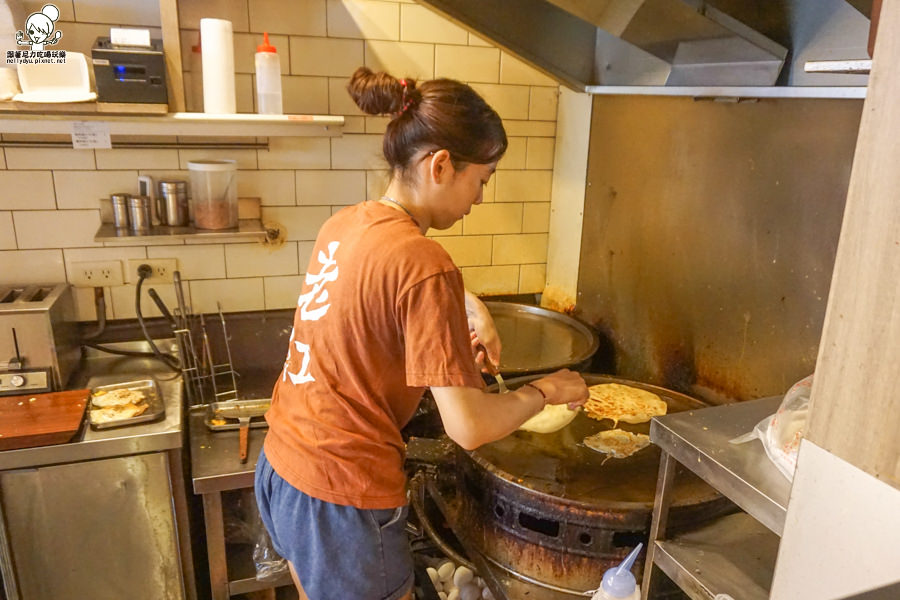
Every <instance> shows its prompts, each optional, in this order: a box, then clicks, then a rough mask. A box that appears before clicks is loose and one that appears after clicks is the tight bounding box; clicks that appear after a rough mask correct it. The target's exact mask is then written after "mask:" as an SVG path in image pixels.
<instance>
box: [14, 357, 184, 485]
mask: <svg viewBox="0 0 900 600" xmlns="http://www.w3.org/2000/svg"><path fill="white" fill-rule="evenodd" d="M173 344H174V340H162V341H157V345H159V347H160V349H161V350H162V351H164V352H165V351H171V346H172V345H173ZM107 345H108V346H112V347H115V348H119V349H121V350H137V351H149V347H148V346H147V343H146V342H119V343H114V344H107ZM95 376H104V377H105V379H103V381H105V382H107V383H110V382H113V381H133V380H135V379H140V378H142V377H144V378H146V377H147V376H153V377H154V378H155V379H156V380H157V382H159V386H160V390H161V393H162V397H163V400H164V401H165V405H166V414H165V418H163V419H162V420H159V421H156V422H152V423H139V424H137V425H132V426H130V427H117V428H114V429H106V430H99V431H98V430H94V429H91V428H90V427H86V426H83V427H82V428H81V431H80V432H79V433H78V434H76V435H75V437H74V438H73V440H72V441H71V442H69V443H68V444H60V445H57V446H43V447H38V448H23V449H21V450H8V451H6V452H0V470H4V469H18V468H27V467H36V466H40V465H49V464H55V463H62V462H75V461H79V460H93V459H97V458H106V457H110V456H121V455H123V454H134V453H138V452H158V451H162V450H172V449H177V448H181V446H182V434H183V431H184V419H183V418H182V406H183V405H182V387H181V377H180V374H179V373H174V372H172V371H171V370H168V369H166V368H165V367H164V366H163V365H162V363H160V362H159V361H158V360H154V359H150V358H142V357H126V356H112V355H109V354H102V353H100V352H99V351H96V350H92V349H90V348H86V349H85V350H84V357H83V358H82V360H81V363H80V364H79V369H78V371H77V372H76V373H75V374H74V375H73V377H72V381H70V383H69V388H71V389H79V388H86V387H90V386H89V385H88V382H89V381H90V380H91V378H92V377H95Z"/></svg>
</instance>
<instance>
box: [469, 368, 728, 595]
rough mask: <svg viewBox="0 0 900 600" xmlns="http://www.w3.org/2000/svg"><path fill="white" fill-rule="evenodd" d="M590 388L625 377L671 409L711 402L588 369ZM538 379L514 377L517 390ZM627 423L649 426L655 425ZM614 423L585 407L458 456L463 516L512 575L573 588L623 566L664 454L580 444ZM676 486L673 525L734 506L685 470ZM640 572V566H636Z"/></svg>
mask: <svg viewBox="0 0 900 600" xmlns="http://www.w3.org/2000/svg"><path fill="white" fill-rule="evenodd" d="M584 377H585V380H586V381H587V383H588V384H589V385H594V384H598V383H624V384H626V385H632V386H634V387H638V388H641V389H646V390H650V391H653V392H654V393H657V394H658V395H659V396H660V397H661V398H663V399H664V400H665V401H666V403H667V404H668V406H669V410H670V411H671V412H678V411H691V410H695V409H696V410H699V409H701V408H703V407H704V405H703V404H702V403H701V402H699V401H697V400H695V399H693V398H690V397H687V396H684V395H682V394H678V393H675V392H671V391H669V390H664V389H661V388H657V387H655V386H650V385H646V384H641V383H638V382H632V381H627V380H623V379H619V378H614V377H609V376H603V375H589V374H588V375H584ZM532 379H535V376H529V377H522V378H518V379H515V380H513V381H511V382H510V384H511V386H512V387H513V388H515V387H517V386H518V385H522V384H523V383H525V382H526V381H530V380H532ZM619 426H620V427H621V428H623V429H626V430H629V431H634V432H636V433H645V434H646V433H648V431H649V423H643V424H637V425H630V424H626V423H620V424H619ZM611 428H612V422H611V421H596V420H593V419H590V418H588V417H586V416H584V415H583V414H581V415H578V416H577V417H576V419H575V420H574V421H572V423H570V424H569V425H567V426H566V427H565V428H563V429H562V430H560V431H558V432H556V433H551V434H535V433H529V432H524V431H517V432H515V433H513V434H512V435H510V436H507V437H506V438H504V439H503V440H500V441H497V442H493V443H491V444H486V445H485V446H482V447H481V448H479V449H477V450H475V451H472V452H469V453H460V454H461V471H462V473H463V480H464V482H465V486H464V491H465V493H464V494H463V501H462V506H463V508H462V509H461V510H463V511H464V512H465V514H466V517H465V518H463V519H461V520H460V521H459V522H460V523H463V524H465V525H464V527H465V526H468V527H471V528H472V533H470V535H471V536H472V537H473V538H474V539H475V540H476V545H477V546H478V547H479V548H480V549H481V550H482V552H483V553H484V554H485V555H486V556H487V557H488V559H490V560H492V561H494V562H495V563H496V564H498V565H502V566H503V567H504V568H506V569H508V570H510V571H511V572H515V573H518V574H520V575H525V576H527V577H531V578H534V579H536V580H538V581H541V582H544V583H548V584H552V585H556V586H561V587H565V588H568V589H582V590H584V589H591V588H590V586H591V585H593V586H594V587H596V584H597V582H596V574H597V573H598V572H599V573H601V574H602V572H603V570H605V569H606V568H609V567H611V566H614V565H615V564H618V562H620V561H621V560H622V559H623V558H624V557H625V555H627V554H628V552H629V551H630V550H631V549H632V548H633V547H634V546H635V545H636V544H637V542H638V541H642V540H645V539H646V531H647V528H648V527H649V525H650V513H651V510H652V508H653V499H654V493H655V486H656V475H657V471H658V467H659V458H660V452H659V450H658V449H657V448H656V447H654V446H650V447H648V448H645V449H644V450H641V451H640V452H638V453H637V454H635V455H633V456H631V457H628V458H625V459H609V460H607V461H605V462H604V458H605V457H604V456H603V455H601V454H599V453H597V452H594V451H593V450H590V449H588V448H586V447H585V446H584V445H583V444H581V441H582V440H583V438H584V437H586V436H587V435H591V434H593V433H596V432H598V431H601V430H604V429H611ZM683 471H684V472H683V474H682V476H680V477H679V478H678V480H677V484H676V485H675V487H674V492H673V510H672V521H673V527H675V528H681V527H684V526H685V525H686V524H692V523H697V522H701V521H703V520H706V519H709V518H713V517H715V516H717V515H720V514H724V513H725V512H728V511H730V510H732V505H731V503H730V502H728V501H727V500H725V499H723V498H722V497H721V496H720V495H719V494H717V493H716V492H715V491H714V490H713V489H712V488H710V487H709V486H708V485H706V484H705V483H703V482H702V481H700V480H699V479H698V478H697V477H695V476H693V475H692V474H690V473H689V472H687V471H686V470H683ZM636 572H637V573H638V575H639V574H640V563H639V565H638V567H637V568H636Z"/></svg>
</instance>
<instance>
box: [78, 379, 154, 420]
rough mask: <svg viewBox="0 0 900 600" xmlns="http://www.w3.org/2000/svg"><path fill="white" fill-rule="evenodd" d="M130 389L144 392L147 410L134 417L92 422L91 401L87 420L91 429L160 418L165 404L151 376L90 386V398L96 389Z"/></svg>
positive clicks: (108, 390)
mask: <svg viewBox="0 0 900 600" xmlns="http://www.w3.org/2000/svg"><path fill="white" fill-rule="evenodd" d="M125 388H127V389H130V390H135V391H139V392H143V393H144V402H146V403H147V410H145V411H144V412H143V413H141V414H139V415H138V416H136V417H130V418H127V419H118V420H116V421H109V422H107V423H94V421H93V420H92V419H91V408H93V402H92V403H91V405H90V406H88V422H89V423H90V424H91V428H93V429H112V428H113V427H125V426H126V425H134V424H136V423H147V422H149V421H156V420H157V419H161V418H162V417H164V416H165V414H166V404H165V402H163V397H162V392H161V391H160V389H159V383H157V381H156V379H153V378H152V377H151V378H150V379H137V380H134V381H125V382H122V383H113V384H109V385H100V386H96V387H92V388H91V400H92V401H93V397H94V394H95V393H96V392H98V391H101V390H103V391H106V392H110V391H112V390H120V389H125Z"/></svg>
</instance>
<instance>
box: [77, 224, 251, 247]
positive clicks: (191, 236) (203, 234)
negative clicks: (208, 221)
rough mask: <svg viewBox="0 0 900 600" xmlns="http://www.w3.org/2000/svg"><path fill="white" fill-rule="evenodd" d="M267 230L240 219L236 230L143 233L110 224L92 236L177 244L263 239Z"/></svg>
mask: <svg viewBox="0 0 900 600" xmlns="http://www.w3.org/2000/svg"><path fill="white" fill-rule="evenodd" d="M267 235H268V230H267V229H266V228H265V227H263V224H262V221H260V220H259V219H241V220H239V221H238V226H237V229H216V230H211V229H196V228H195V227H167V226H164V225H163V226H157V227H153V228H152V229H150V230H148V231H145V232H136V231H132V230H130V229H116V227H115V226H114V225H113V224H112V223H103V224H102V225H100V229H98V230H97V233H96V234H95V235H94V241H95V242H130V241H137V240H147V241H154V242H177V241H183V240H215V239H219V238H228V239H233V238H247V239H248V240H258V239H263V238H265V237H266V236H267Z"/></svg>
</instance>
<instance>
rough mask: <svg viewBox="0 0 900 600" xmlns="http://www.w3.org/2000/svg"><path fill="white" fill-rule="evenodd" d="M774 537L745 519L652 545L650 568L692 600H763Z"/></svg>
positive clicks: (766, 594)
mask: <svg viewBox="0 0 900 600" xmlns="http://www.w3.org/2000/svg"><path fill="white" fill-rule="evenodd" d="M778 541H779V538H778V536H776V535H775V534H774V533H772V532H771V531H769V530H768V529H766V528H765V527H763V526H762V525H761V524H760V523H759V522H758V521H756V520H755V519H753V518H752V517H750V516H749V515H746V514H743V513H739V514H734V515H729V516H727V517H722V518H721V519H717V520H716V521H713V522H712V523H710V524H709V525H706V526H704V527H703V528H701V529H698V530H696V531H692V532H691V533H690V534H686V535H682V536H678V537H676V538H673V539H670V540H665V541H658V542H656V554H655V560H654V562H655V564H656V565H657V566H658V567H659V568H661V569H662V570H663V572H665V574H666V575H668V576H669V577H670V578H671V579H672V580H673V581H674V582H675V583H676V584H678V587H680V588H681V589H682V590H684V591H685V592H686V593H687V594H688V596H690V597H691V598H693V599H694V600H698V599H703V600H713V599H714V598H715V597H716V595H717V594H728V595H729V596H731V597H732V598H742V599H747V600H768V598H769V588H770V587H771V583H772V576H773V574H774V566H775V558H776V556H777V555H778Z"/></svg>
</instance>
